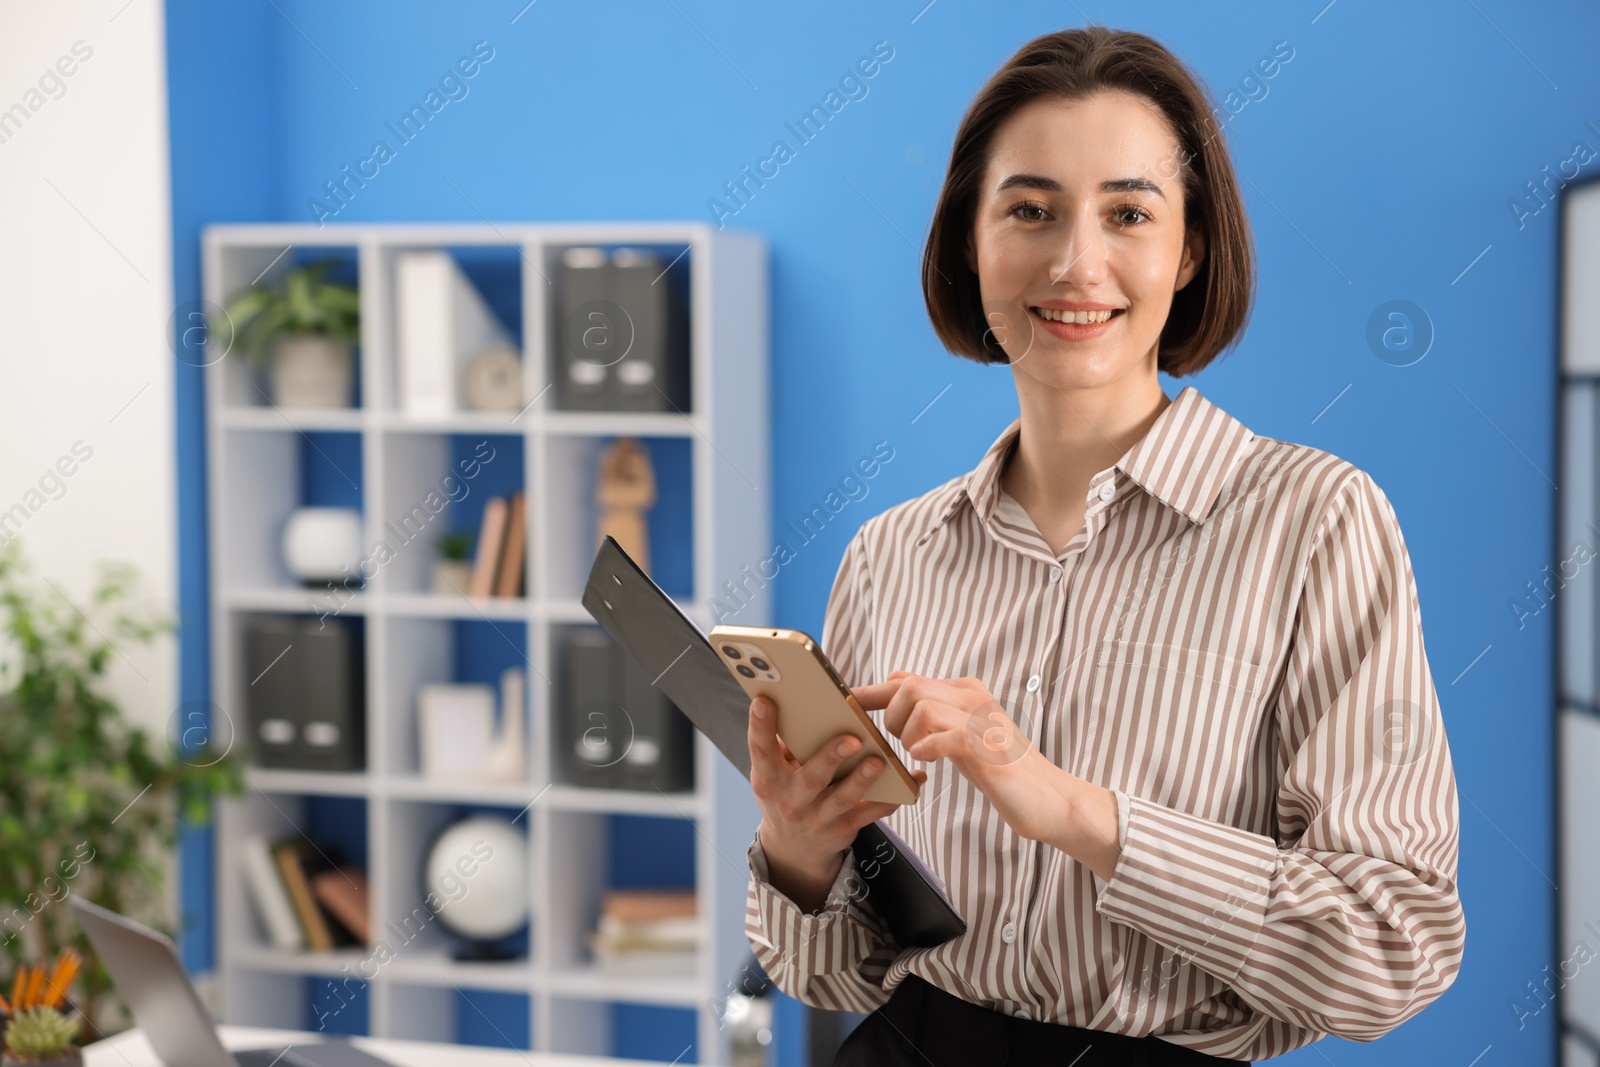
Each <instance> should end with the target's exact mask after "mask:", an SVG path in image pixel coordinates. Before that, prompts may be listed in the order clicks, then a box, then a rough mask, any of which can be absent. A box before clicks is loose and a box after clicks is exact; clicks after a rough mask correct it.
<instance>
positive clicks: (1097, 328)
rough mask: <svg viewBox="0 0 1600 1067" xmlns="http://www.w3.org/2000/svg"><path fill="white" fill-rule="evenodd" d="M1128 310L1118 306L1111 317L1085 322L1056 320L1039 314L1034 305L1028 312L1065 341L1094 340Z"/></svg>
mask: <svg viewBox="0 0 1600 1067" xmlns="http://www.w3.org/2000/svg"><path fill="white" fill-rule="evenodd" d="M1126 310H1127V309H1125V308H1118V309H1117V310H1116V311H1113V312H1112V313H1111V317H1110V318H1109V319H1107V320H1106V321H1104V322H1085V323H1078V322H1056V321H1055V320H1054V319H1047V318H1045V317H1044V316H1043V315H1041V314H1039V309H1038V308H1032V307H1030V308H1029V309H1028V314H1030V315H1032V316H1033V317H1034V320H1035V321H1036V322H1038V324H1039V325H1040V326H1042V327H1044V329H1045V331H1046V332H1048V333H1050V334H1052V335H1053V336H1056V337H1059V338H1061V339H1062V340H1063V341H1092V340H1093V339H1094V338H1096V337H1099V336H1100V335H1101V334H1103V333H1105V332H1106V331H1107V330H1109V329H1111V327H1112V325H1113V324H1114V323H1115V322H1116V321H1117V320H1118V319H1120V318H1122V316H1123V314H1124V313H1125V312H1126Z"/></svg>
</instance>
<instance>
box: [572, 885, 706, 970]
mask: <svg viewBox="0 0 1600 1067" xmlns="http://www.w3.org/2000/svg"><path fill="white" fill-rule="evenodd" d="M703 937H704V927H703V924H702V923H701V920H700V915H699V910H698V908H697V907H696V905H695V897H694V890H693V889H612V890H608V891H606V892H605V893H604V894H603V895H602V897H601V902H600V922H599V926H598V928H597V929H596V930H594V931H592V932H591V933H590V934H589V947H590V949H591V950H593V952H594V958H595V963H596V964H597V965H598V966H599V968H600V969H601V970H603V971H608V972H611V973H614V974H693V973H694V971H695V967H696V954H697V953H698V952H699V951H700V945H701V941H702V938H703Z"/></svg>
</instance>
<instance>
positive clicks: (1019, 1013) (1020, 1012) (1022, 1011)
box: [1011, 1008, 1028, 1019]
mask: <svg viewBox="0 0 1600 1067" xmlns="http://www.w3.org/2000/svg"><path fill="white" fill-rule="evenodd" d="M1011 1014H1012V1015H1015V1016H1016V1017H1017V1018H1019V1019H1026V1018H1027V1017H1028V1009H1027V1008H1018V1009H1017V1010H1016V1011H1014V1012H1012V1013H1011Z"/></svg>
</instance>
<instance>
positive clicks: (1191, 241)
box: [1172, 229, 1206, 293]
mask: <svg viewBox="0 0 1600 1067" xmlns="http://www.w3.org/2000/svg"><path fill="white" fill-rule="evenodd" d="M1205 261H1206V235H1205V234H1203V233H1201V232H1200V230H1199V229H1193V230H1190V231H1189V232H1188V233H1187V234H1185V235H1184V238H1183V259H1182V261H1180V262H1179V264H1178V283H1177V284H1176V285H1174V286H1173V287H1172V291H1173V292H1175V293H1176V292H1177V291H1178V290H1180V289H1182V288H1183V287H1184V286H1186V285H1188V284H1189V283H1190V282H1192V281H1194V276H1195V275H1196V274H1199V273H1200V267H1201V265H1202V264H1204V263H1205Z"/></svg>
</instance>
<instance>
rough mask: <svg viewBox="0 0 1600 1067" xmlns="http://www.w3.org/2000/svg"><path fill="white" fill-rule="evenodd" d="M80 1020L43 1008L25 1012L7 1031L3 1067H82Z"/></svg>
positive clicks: (1, 1061)
mask: <svg viewBox="0 0 1600 1067" xmlns="http://www.w3.org/2000/svg"><path fill="white" fill-rule="evenodd" d="M78 1025H79V1019H78V1016H77V1015H75V1014H72V1013H70V1012H64V1011H61V1010H59V1009H57V1008H49V1007H46V1006H44V1005H43V1004H39V1005H35V1006H34V1007H31V1008H25V1009H23V1010H22V1011H19V1012H17V1014H16V1015H15V1016H13V1017H12V1019H11V1023H10V1025H8V1026H7V1027H6V1038H5V1054H4V1055H3V1056H0V1067H24V1065H28V1067H83V1054H82V1053H80V1052H79V1051H78V1045H77V1041H78Z"/></svg>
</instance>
